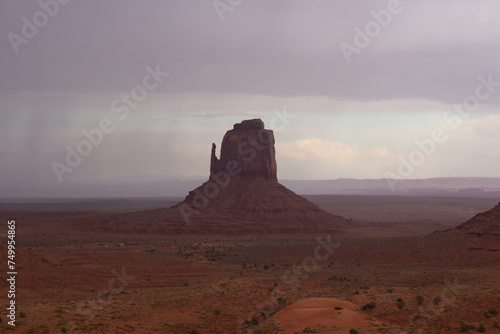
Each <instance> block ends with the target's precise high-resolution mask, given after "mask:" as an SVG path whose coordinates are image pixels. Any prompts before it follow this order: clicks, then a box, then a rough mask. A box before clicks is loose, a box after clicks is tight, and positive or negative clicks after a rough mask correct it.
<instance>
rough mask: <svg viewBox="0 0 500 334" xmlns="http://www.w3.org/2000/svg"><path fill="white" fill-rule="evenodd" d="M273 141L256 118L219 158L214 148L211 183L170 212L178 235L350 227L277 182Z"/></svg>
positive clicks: (229, 136)
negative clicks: (185, 232) (175, 217)
mask: <svg viewBox="0 0 500 334" xmlns="http://www.w3.org/2000/svg"><path fill="white" fill-rule="evenodd" d="M274 143H275V140H274V134H273V131H272V130H266V129H265V128H264V123H263V122H262V120H260V119H252V120H246V121H243V122H241V123H238V124H235V125H234V127H233V129H232V130H229V131H227V132H226V134H225V136H224V138H223V140H222V145H221V152H220V158H217V156H216V145H215V144H212V152H211V158H210V176H209V179H208V180H207V181H206V182H205V183H204V184H202V185H201V186H199V187H198V188H196V189H194V190H192V191H190V192H189V194H188V195H187V196H186V198H185V199H184V201H182V202H181V203H179V204H177V205H175V206H174V207H172V208H171V209H174V211H176V212H177V221H179V225H177V227H178V232H179V233H182V230H184V229H185V230H190V231H198V232H203V231H205V232H213V233H222V234H224V233H231V234H232V233H235V234H241V233H252V234H254V233H263V234H266V233H280V234H281V233H317V232H325V233H329V232H338V231H339V230H341V229H344V228H346V227H348V226H349V221H348V220H347V219H345V218H342V217H340V216H335V215H333V214H330V213H327V212H325V211H323V210H321V209H320V208H319V207H318V206H317V205H316V204H314V203H312V202H309V201H308V200H306V199H305V198H303V197H301V196H299V195H297V194H295V193H294V192H293V191H291V190H289V189H287V188H286V187H284V186H283V185H281V184H280V183H278V179H277V166H276V159H275V154H276V152H275V148H274ZM171 209H169V210H171ZM174 216H175V214H174V215H171V217H174ZM181 220H183V221H184V225H183V224H182V223H181ZM190 233H191V232H190Z"/></svg>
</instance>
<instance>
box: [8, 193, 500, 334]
mask: <svg viewBox="0 0 500 334" xmlns="http://www.w3.org/2000/svg"><path fill="white" fill-rule="evenodd" d="M310 199H312V200H313V201H315V202H316V203H318V205H320V206H321V207H322V208H324V209H326V210H329V211H332V212H335V213H336V214H339V215H343V216H344V217H347V218H352V219H353V220H355V221H359V222H360V225H359V226H358V227H357V228H355V229H353V230H352V231H350V232H349V233H347V234H345V235H342V236H336V235H331V236H329V235H303V236H297V235H294V236H290V235H282V236H276V235H259V236H251V235H250V236H216V235H215V236H214V235H212V236H175V235H170V236H169V235H153V234H144V235H134V234H130V233H126V232H127V231H122V232H123V233H103V232H100V231H96V230H88V231H85V230H82V229H81V228H79V229H77V230H76V229H75V228H74V226H73V225H72V224H71V221H72V220H73V219H75V218H78V219H82V218H84V219H86V220H88V221H89V222H92V223H93V225H92V226H95V223H96V222H99V219H100V217H101V216H102V215H103V214H104V213H106V214H108V213H110V212H116V213H118V212H126V211H137V210H140V209H146V208H153V207H158V206H159V205H163V206H168V205H169V204H171V203H170V202H168V201H159V200H113V201H108V200H99V201H75V202H72V201H68V202H66V203H60V202H46V203H39V204H33V203H24V204H14V203H9V204H0V210H1V211H0V212H1V216H2V218H3V219H4V221H5V222H6V221H7V219H16V223H17V236H16V240H17V249H16V262H17V266H18V276H17V293H16V303H17V306H18V309H17V319H16V320H17V322H16V327H15V329H14V328H13V327H11V326H8V325H7V318H6V303H7V298H6V297H2V300H3V302H2V303H3V304H4V307H2V310H1V316H2V322H1V323H0V332H2V333H3V332H5V333H10V332H12V333H14V332H15V333H61V332H66V333H349V330H351V329H356V330H358V331H359V333H459V332H460V331H461V330H462V331H466V327H468V328H469V329H467V331H469V332H471V333H473V332H478V331H480V330H482V327H481V326H484V329H485V331H486V333H500V329H499V324H500V315H498V311H500V268H499V266H498V264H495V265H489V264H487V263H477V262H474V261H469V262H467V261H459V260H457V261H453V260H450V259H449V258H440V257H439V256H432V254H427V255H428V256H426V254H420V255H418V256H416V257H413V256H412V257H411V258H410V257H408V255H402V254H397V253H394V252H392V253H391V252H385V253H384V252H383V251H382V252H381V251H380V250H381V249H382V250H383V249H389V250H390V249H391V247H392V245H405V244H406V243H408V244H409V245H410V244H411V243H412V242H414V240H416V239H418V238H419V235H420V234H424V233H431V232H433V231H434V230H436V229H446V228H449V227H453V226H456V225H458V224H460V223H462V222H464V221H465V220H467V219H469V218H471V217H472V216H473V215H474V214H476V213H479V212H482V211H485V210H488V209H489V208H491V207H492V206H494V204H496V203H497V202H498V200H496V199H484V198H483V199H467V198H460V199H454V198H435V199H433V200H430V199H426V198H411V197H408V198H406V199H401V198H399V197H398V198H392V199H391V198H388V197H384V198H379V197H377V198H375V197H374V198H369V197H368V196H367V197H356V196H337V197H335V196H320V197H315V198H314V197H312V198H311V197H310ZM173 202H174V200H172V203H173ZM162 203H163V204H162ZM6 231H7V225H6V223H5V226H2V227H1V229H0V232H1V233H2V236H1V238H2V241H1V243H2V244H5V243H6V240H7V239H6ZM409 247H410V246H409ZM374 249H376V250H377V252H375V251H373V252H372V250H374ZM432 251H433V250H432V249H429V250H428V252H429V253H431V252H432ZM4 253H5V254H4ZM410 253H411V251H410ZM370 254H371V255H370ZM0 258H1V259H2V267H3V268H6V265H5V262H6V250H5V247H4V248H2V254H1V257H0ZM420 258H421V260H419V259H420ZM6 272H7V270H2V273H1V279H2V281H4V282H5V279H6ZM7 290H8V289H7V288H6V285H4V284H2V289H1V291H0V295H2V296H7ZM370 303H373V304H370ZM367 305H374V306H375V307H374V308H369V307H367ZM473 328H474V329H473Z"/></svg>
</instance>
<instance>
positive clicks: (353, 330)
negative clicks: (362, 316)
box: [349, 328, 359, 334]
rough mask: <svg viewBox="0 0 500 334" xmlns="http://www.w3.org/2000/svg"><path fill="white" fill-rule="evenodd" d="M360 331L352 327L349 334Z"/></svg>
mask: <svg viewBox="0 0 500 334" xmlns="http://www.w3.org/2000/svg"><path fill="white" fill-rule="evenodd" d="M358 333H359V332H358V331H357V330H355V329H354V328H352V329H351V330H349V334H358Z"/></svg>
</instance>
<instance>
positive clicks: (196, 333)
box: [189, 329, 198, 334]
mask: <svg viewBox="0 0 500 334" xmlns="http://www.w3.org/2000/svg"><path fill="white" fill-rule="evenodd" d="M189 334H198V331H197V330H196V329H193V330H192V331H191V332H189Z"/></svg>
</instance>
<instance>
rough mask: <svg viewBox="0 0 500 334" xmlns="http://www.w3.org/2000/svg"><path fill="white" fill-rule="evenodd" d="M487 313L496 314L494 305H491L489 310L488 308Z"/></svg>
mask: <svg viewBox="0 0 500 334" xmlns="http://www.w3.org/2000/svg"><path fill="white" fill-rule="evenodd" d="M488 313H489V314H491V315H497V314H498V311H497V309H496V308H494V307H491V308H490V309H489V310H488Z"/></svg>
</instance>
